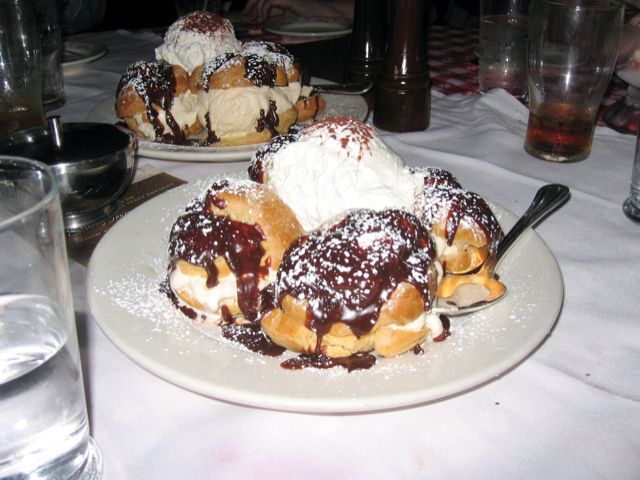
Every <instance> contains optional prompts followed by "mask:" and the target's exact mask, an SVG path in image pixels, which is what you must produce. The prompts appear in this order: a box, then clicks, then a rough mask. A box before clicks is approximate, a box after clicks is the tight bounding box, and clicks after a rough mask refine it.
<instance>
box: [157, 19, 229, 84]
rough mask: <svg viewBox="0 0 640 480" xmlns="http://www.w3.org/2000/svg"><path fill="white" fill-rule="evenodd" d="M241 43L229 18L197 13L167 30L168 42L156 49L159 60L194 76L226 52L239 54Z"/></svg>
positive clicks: (176, 22) (175, 23) (179, 20)
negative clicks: (198, 67) (206, 64)
mask: <svg viewBox="0 0 640 480" xmlns="http://www.w3.org/2000/svg"><path fill="white" fill-rule="evenodd" d="M240 47H241V42H240V41H238V39H236V36H235V32H234V30H233V25H231V22H230V21H229V20H227V19H226V18H222V17H220V16H219V15H216V14H215V13H211V12H205V11H196V12H192V13H189V14H187V15H185V16H183V17H180V18H179V19H178V20H177V21H175V22H174V23H173V24H172V25H171V26H170V27H169V29H168V30H167V33H166V34H165V36H164V43H163V44H162V45H160V46H159V47H158V48H156V60H158V61H159V62H165V63H168V64H170V65H180V66H181V67H182V68H184V69H185V70H186V71H187V72H189V73H191V72H192V71H193V70H194V69H195V68H196V67H197V66H198V65H203V64H204V63H206V62H208V61H209V60H212V59H213V58H215V57H216V56H218V55H220V54H223V53H236V52H238V51H239V50H240Z"/></svg>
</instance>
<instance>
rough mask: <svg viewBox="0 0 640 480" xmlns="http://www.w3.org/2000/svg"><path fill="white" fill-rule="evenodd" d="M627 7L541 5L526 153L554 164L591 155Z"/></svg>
mask: <svg viewBox="0 0 640 480" xmlns="http://www.w3.org/2000/svg"><path fill="white" fill-rule="evenodd" d="M623 15H624V6H623V4H617V3H616V4H614V3H609V2H608V1H603V0H599V1H598V0H593V1H586V2H585V1H584V0H582V1H581V0H570V1H569V2H567V1H560V0H559V1H553V0H539V1H536V2H535V3H534V6H533V8H532V11H531V16H530V31H529V123H528V125H527V135H526V138H525V142H524V148H525V150H526V151H527V152H528V153H530V154H531V155H533V156H534V157H537V158H541V159H543V160H550V161H553V162H575V161H578V160H583V159H585V158H587V157H588V156H589V154H590V153H591V144H592V141H593V133H594V129H595V124H596V117H597V114H598V109H599V107H600V103H601V102H602V98H603V96H604V92H605V90H606V88H607V85H608V84H609V80H610V78H611V74H612V72H613V68H614V66H615V60H616V53H617V51H618V43H619V41H620V34H621V31H622V23H623Z"/></svg>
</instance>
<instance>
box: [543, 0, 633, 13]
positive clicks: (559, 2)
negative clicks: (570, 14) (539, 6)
mask: <svg viewBox="0 0 640 480" xmlns="http://www.w3.org/2000/svg"><path fill="white" fill-rule="evenodd" d="M540 1H541V3H544V4H547V5H550V6H552V7H557V8H562V9H566V10H570V9H571V10H576V11H581V10H590V11H616V10H622V9H624V5H623V4H622V3H618V2H613V1H609V2H608V3H606V4H603V3H594V4H584V3H583V2H581V1H580V0H574V1H570V2H567V1H563V0H540Z"/></svg>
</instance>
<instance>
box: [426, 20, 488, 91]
mask: <svg viewBox="0 0 640 480" xmlns="http://www.w3.org/2000/svg"><path fill="white" fill-rule="evenodd" d="M477 48H478V32H477V30H454V29H451V28H448V27H442V26H436V25H433V26H431V27H430V28H429V33H428V36H427V61H428V63H429V73H430V74H431V82H432V84H433V88H435V89H436V90H438V91H440V92H442V93H444V94H445V95H452V94H454V93H460V94H462V95H475V94H476V93H478V56H477Z"/></svg>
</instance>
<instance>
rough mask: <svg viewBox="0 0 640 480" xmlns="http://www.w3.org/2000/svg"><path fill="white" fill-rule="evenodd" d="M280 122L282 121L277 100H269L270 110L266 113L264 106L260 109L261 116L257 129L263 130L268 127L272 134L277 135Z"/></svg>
mask: <svg viewBox="0 0 640 480" xmlns="http://www.w3.org/2000/svg"><path fill="white" fill-rule="evenodd" d="M278 123H280V118H279V117H278V108H277V107H276V102H275V100H269V110H268V111H267V112H266V113H265V111H264V110H263V109H262V108H261V109H260V117H259V118H258V123H257V125H256V131H257V132H262V131H263V130H265V129H267V130H269V132H270V133H271V136H272V137H275V136H277V135H278V130H276V127H277V126H278Z"/></svg>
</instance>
